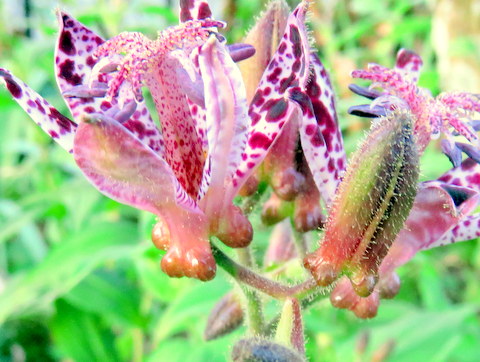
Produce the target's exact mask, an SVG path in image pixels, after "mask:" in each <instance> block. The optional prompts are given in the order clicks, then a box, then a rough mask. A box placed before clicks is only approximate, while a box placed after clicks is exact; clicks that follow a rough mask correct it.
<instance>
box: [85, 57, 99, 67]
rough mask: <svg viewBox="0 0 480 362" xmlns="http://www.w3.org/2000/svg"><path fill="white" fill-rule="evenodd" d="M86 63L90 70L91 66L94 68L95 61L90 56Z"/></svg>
mask: <svg viewBox="0 0 480 362" xmlns="http://www.w3.org/2000/svg"><path fill="white" fill-rule="evenodd" d="M86 63H87V65H88V66H89V67H90V68H93V66H94V65H95V64H96V63H97V62H96V61H95V59H93V57H92V56H91V55H89V56H88V57H87V60H86Z"/></svg>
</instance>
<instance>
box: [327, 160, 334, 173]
mask: <svg viewBox="0 0 480 362" xmlns="http://www.w3.org/2000/svg"><path fill="white" fill-rule="evenodd" d="M334 171H335V161H334V160H333V158H330V160H328V172H330V173H333V172H334Z"/></svg>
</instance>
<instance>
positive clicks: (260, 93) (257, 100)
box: [251, 89, 265, 107]
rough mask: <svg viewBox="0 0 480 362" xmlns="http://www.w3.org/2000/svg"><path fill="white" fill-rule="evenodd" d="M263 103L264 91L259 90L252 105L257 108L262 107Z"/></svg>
mask: <svg viewBox="0 0 480 362" xmlns="http://www.w3.org/2000/svg"><path fill="white" fill-rule="evenodd" d="M263 102H265V98H263V91H262V89H258V90H257V91H256V92H255V95H254V96H253V99H252V102H251V104H252V105H254V106H255V107H260V106H261V105H262V104H263Z"/></svg>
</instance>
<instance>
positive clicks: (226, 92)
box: [199, 37, 249, 206]
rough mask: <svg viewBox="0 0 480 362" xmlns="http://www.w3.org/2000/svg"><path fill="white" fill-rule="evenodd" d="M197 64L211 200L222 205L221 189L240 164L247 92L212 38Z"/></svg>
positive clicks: (230, 60) (234, 69)
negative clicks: (206, 143)
mask: <svg viewBox="0 0 480 362" xmlns="http://www.w3.org/2000/svg"><path fill="white" fill-rule="evenodd" d="M199 64H200V69H201V73H202V77H203V80H204V88H205V104H206V116H207V118H206V121H207V136H208V149H209V157H210V162H211V182H210V189H211V190H212V191H211V192H212V194H211V196H210V197H214V198H216V199H217V201H221V200H224V199H225V195H224V194H223V190H224V187H225V185H226V183H230V180H231V178H232V176H233V173H234V172H235V170H236V169H237V166H238V164H239V163H240V162H241V156H242V151H243V150H244V148H245V144H246V141H247V139H246V136H247V124H248V121H249V119H248V116H247V100H246V92H245V86H244V84H243V80H242V76H241V73H240V70H239V69H238V67H237V66H236V64H235V63H234V62H233V60H232V58H231V57H230V55H229V54H228V51H227V49H226V48H225V46H224V45H222V44H221V43H220V42H219V41H218V40H217V39H216V38H215V37H211V38H210V39H209V41H208V42H207V43H206V44H205V45H204V46H203V47H202V49H201V51H200V56H199ZM231 196H232V197H233V196H234V195H231ZM209 203H210V200H209ZM228 203H230V202H228ZM213 204H216V202H215V201H213ZM217 206H219V205H218V204H217Z"/></svg>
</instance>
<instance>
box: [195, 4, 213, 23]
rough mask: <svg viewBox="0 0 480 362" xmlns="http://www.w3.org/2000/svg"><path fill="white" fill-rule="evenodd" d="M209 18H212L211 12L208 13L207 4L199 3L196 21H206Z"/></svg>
mask: <svg viewBox="0 0 480 362" xmlns="http://www.w3.org/2000/svg"><path fill="white" fill-rule="evenodd" d="M211 17H212V12H211V11H210V8H209V7H208V4H207V3H205V2H204V3H201V4H200V6H199V8H198V19H206V18H211Z"/></svg>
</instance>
